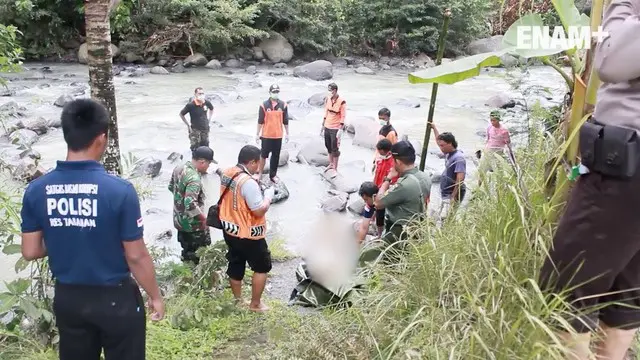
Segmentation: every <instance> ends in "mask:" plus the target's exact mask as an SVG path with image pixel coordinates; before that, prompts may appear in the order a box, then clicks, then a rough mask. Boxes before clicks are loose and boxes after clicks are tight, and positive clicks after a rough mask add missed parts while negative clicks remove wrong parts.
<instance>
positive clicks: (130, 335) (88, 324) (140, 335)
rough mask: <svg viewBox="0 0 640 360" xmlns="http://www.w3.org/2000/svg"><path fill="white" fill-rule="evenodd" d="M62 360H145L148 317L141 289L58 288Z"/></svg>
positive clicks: (127, 282)
mask: <svg viewBox="0 0 640 360" xmlns="http://www.w3.org/2000/svg"><path fill="white" fill-rule="evenodd" d="M53 312H54V314H55V316H56V325H57V326H58V330H59V332H60V346H59V355H60V360H78V359H83V360H99V359H100V353H101V352H102V350H103V349H104V355H105V359H106V360H144V359H145V333H146V324H147V320H146V316H145V306H144V302H143V301H142V295H141V294H140V290H139V289H138V286H137V285H136V284H135V282H134V281H133V280H132V279H126V280H125V281H123V282H122V283H121V284H119V285H114V286H84V285H65V284H56V285H55V298H54V301H53Z"/></svg>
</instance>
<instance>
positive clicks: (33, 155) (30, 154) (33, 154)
mask: <svg viewBox="0 0 640 360" xmlns="http://www.w3.org/2000/svg"><path fill="white" fill-rule="evenodd" d="M19 156H20V159H24V158H30V159H33V160H35V161H36V162H37V161H38V160H40V159H42V155H40V153H39V152H37V151H36V150H33V149H26V150H24V151H23V152H21V153H20V155H19Z"/></svg>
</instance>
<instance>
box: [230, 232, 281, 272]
mask: <svg viewBox="0 0 640 360" xmlns="http://www.w3.org/2000/svg"><path fill="white" fill-rule="evenodd" d="M222 235H223V237H224V242H225V243H226V244H227V260H228V261H229V266H228V267H227V275H229V277H230V278H231V279H233V280H238V281H240V280H242V279H243V278H244V272H245V269H246V266H247V264H249V268H251V270H253V272H256V273H259V274H266V273H268V272H269V271H271V267H272V263H271V252H270V251H269V246H268V245H267V241H266V240H265V239H260V240H251V239H242V238H238V237H235V236H231V235H229V234H227V233H226V232H224V231H223V232H222Z"/></svg>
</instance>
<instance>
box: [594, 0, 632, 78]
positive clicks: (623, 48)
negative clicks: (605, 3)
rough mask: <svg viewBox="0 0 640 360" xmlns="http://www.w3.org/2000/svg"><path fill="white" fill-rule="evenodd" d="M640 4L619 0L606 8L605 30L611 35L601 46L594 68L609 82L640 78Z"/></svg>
mask: <svg viewBox="0 0 640 360" xmlns="http://www.w3.org/2000/svg"><path fill="white" fill-rule="evenodd" d="M639 12H640V1H638V0H616V1H612V2H611V4H610V5H609V7H608V8H607V9H606V11H605V14H604V19H603V21H602V27H603V31H605V32H608V33H609V36H608V37H607V38H606V39H604V40H603V41H602V42H600V43H598V44H597V46H596V51H595V60H594V66H595V67H596V69H597V71H598V75H599V76H600V79H601V80H602V81H604V82H606V83H621V82H628V81H630V80H633V79H637V78H639V77H640V62H638V61H632V60H631V59H637V58H639V57H640V36H638V34H639V33H640V18H639V16H638V15H639Z"/></svg>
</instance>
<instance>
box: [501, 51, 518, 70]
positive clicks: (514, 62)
mask: <svg viewBox="0 0 640 360" xmlns="http://www.w3.org/2000/svg"><path fill="white" fill-rule="evenodd" d="M500 61H502V66H504V67H506V68H512V67H515V66H518V64H519V63H520V61H519V60H518V58H517V57H515V56H513V55H511V54H504V55H502V56H500Z"/></svg>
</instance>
